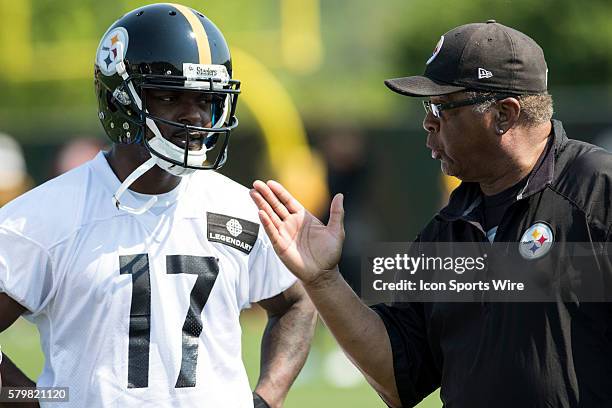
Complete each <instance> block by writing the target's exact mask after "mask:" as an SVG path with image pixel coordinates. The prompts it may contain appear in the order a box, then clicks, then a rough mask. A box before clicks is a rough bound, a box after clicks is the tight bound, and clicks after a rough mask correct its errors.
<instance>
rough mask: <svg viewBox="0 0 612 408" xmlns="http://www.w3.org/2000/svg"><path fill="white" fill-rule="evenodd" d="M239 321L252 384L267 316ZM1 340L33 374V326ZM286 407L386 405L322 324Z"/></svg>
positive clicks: (430, 403)
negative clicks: (343, 353)
mask: <svg viewBox="0 0 612 408" xmlns="http://www.w3.org/2000/svg"><path fill="white" fill-rule="evenodd" d="M241 321H242V328H243V337H242V343H243V358H244V362H245V365H246V368H247V371H248V373H249V379H250V381H251V384H252V385H253V386H254V384H255V383H256V381H257V376H258V373H259V344H260V339H261V333H262V332H263V328H264V325H265V323H266V319H265V315H264V314H263V313H262V312H261V311H258V310H252V311H248V312H246V313H243V316H242V319H241ZM0 345H1V346H2V352H3V353H6V355H7V356H9V357H10V358H11V359H12V360H13V361H14V362H15V363H16V364H17V365H18V366H19V367H20V368H21V369H22V370H23V371H24V372H25V373H26V374H27V375H28V376H30V378H33V379H34V378H36V377H38V375H39V374H40V372H41V370H42V366H43V359H44V357H43V355H42V352H41V350H40V345H39V338H38V331H37V330H36V327H35V326H33V325H31V324H30V323H28V322H27V321H25V320H24V319H19V320H18V321H17V322H15V324H14V325H13V326H11V327H10V328H9V329H8V330H6V331H5V332H4V333H0ZM58 406H59V404H58ZM441 406H442V404H441V402H440V399H439V397H438V392H435V393H433V394H432V395H430V396H429V397H428V398H427V399H425V400H424V401H423V402H422V403H421V404H419V405H418V407H419V408H439V407H441ZM285 407H286V408H306V407H309V408H310V407H318V408H326V407H351V408H370V407H373V408H378V407H386V405H385V404H384V403H382V401H381V400H380V398H379V397H378V395H377V394H376V393H375V392H374V391H373V390H372V389H371V388H370V387H369V386H368V384H367V383H366V382H365V380H363V378H362V377H361V376H360V375H359V374H358V373H356V372H355V370H354V368H353V367H352V366H351V365H350V363H348V361H347V360H346V357H344V356H343V355H342V354H341V352H340V350H339V349H338V346H337V345H336V343H335V341H334V339H333V338H332V336H331V335H330V334H329V332H328V331H327V330H326V329H325V327H324V326H322V325H319V326H318V327H317V333H316V336H315V339H314V341H313V345H312V351H311V353H310V355H309V357H308V361H307V362H306V366H305V367H304V369H303V370H302V372H301V373H300V376H299V377H298V379H297V380H296V383H295V384H294V386H293V387H292V388H291V391H290V392H289V396H288V398H287V401H286V403H285Z"/></svg>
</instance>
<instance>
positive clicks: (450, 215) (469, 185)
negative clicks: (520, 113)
mask: <svg viewBox="0 0 612 408" xmlns="http://www.w3.org/2000/svg"><path fill="white" fill-rule="evenodd" d="M566 142H567V135H566V133H565V129H563V125H562V124H561V122H560V121H558V120H555V119H553V120H552V134H551V140H550V142H549V144H548V145H547V147H546V149H545V153H544V155H543V156H542V157H541V158H540V160H538V162H537V163H536V165H535V167H534V168H533V170H532V171H531V173H530V174H529V176H528V179H527V183H526V184H525V187H524V188H523V189H522V190H521V192H520V193H519V194H518V196H517V197H516V199H517V200H522V199H525V198H528V197H530V196H532V195H534V194H536V193H538V192H540V191H542V190H544V188H546V186H548V185H550V184H551V183H552V182H553V180H554V178H555V164H556V162H557V158H558V157H559V154H560V152H561V151H562V150H563V146H564V145H565V143H566ZM481 201H482V193H481V190H480V186H479V184H478V183H474V182H462V183H461V184H460V185H459V187H457V188H456V189H455V190H454V191H453V192H452V194H451V196H450V199H449V201H448V205H447V206H446V207H444V208H443V209H442V210H440V212H439V213H438V215H440V216H441V217H442V218H444V219H446V220H448V221H453V220H456V219H466V220H470V219H471V218H473V217H470V215H471V214H472V213H473V212H474V210H475V209H477V208H478V206H479V204H480V202H481Z"/></svg>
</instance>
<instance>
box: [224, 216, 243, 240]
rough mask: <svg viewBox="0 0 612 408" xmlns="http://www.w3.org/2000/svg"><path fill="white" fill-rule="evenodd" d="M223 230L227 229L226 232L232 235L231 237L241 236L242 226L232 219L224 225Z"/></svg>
mask: <svg viewBox="0 0 612 408" xmlns="http://www.w3.org/2000/svg"><path fill="white" fill-rule="evenodd" d="M225 228H227V232H229V233H230V234H232V236H233V237H237V236H238V235H240V234H242V225H240V223H239V222H238V220H237V219H235V218H232V219H231V220H229V221H228V222H227V223H226V224H225Z"/></svg>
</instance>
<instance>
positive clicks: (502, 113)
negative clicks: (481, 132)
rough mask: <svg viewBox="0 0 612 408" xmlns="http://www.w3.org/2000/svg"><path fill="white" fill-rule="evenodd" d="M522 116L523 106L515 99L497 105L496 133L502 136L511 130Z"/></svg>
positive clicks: (503, 100) (509, 98)
mask: <svg viewBox="0 0 612 408" xmlns="http://www.w3.org/2000/svg"><path fill="white" fill-rule="evenodd" d="M520 114H521V104H520V103H519V101H518V99H517V98H515V97H508V98H506V99H502V100H500V101H499V102H498V103H497V114H496V115H495V131H496V133H497V134H499V135H502V134H504V133H506V132H507V131H508V130H510V129H511V128H512V127H513V126H514V125H515V124H516V123H517V122H518V118H519V115H520Z"/></svg>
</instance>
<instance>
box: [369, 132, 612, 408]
mask: <svg viewBox="0 0 612 408" xmlns="http://www.w3.org/2000/svg"><path fill="white" fill-rule="evenodd" d="M551 137H552V140H551V141H550V143H549V145H548V147H547V150H546V152H545V153H544V155H543V156H542V158H541V160H540V161H539V162H538V164H537V165H536V167H535V168H534V170H533V171H532V173H531V174H530V176H529V178H528V182H527V185H526V186H525V188H524V189H523V191H522V192H521V193H520V194H519V196H518V197H517V200H516V201H515V202H514V203H513V204H512V205H511V206H510V207H509V208H508V210H507V211H506V213H505V215H504V218H503V220H502V221H501V223H500V225H499V228H498V230H497V234H496V236H495V241H496V242H502V243H506V242H507V243H515V245H516V243H517V242H519V241H520V240H521V237H522V236H523V234H524V233H525V231H526V230H528V228H529V227H530V226H532V225H534V224H536V223H538V222H542V223H545V224H546V225H548V226H550V228H551V230H552V231H553V233H554V241H555V245H566V244H568V243H576V242H580V243H584V244H585V245H586V246H587V247H589V248H591V249H592V250H593V251H594V253H596V252H597V253H601V251H602V250H603V251H604V253H605V249H606V248H607V245H608V243H609V241H610V233H611V226H612V202H611V200H612V154H609V153H608V152H606V151H605V150H603V149H600V148H598V147H596V146H593V145H590V144H588V143H584V142H579V141H576V140H571V139H568V138H567V136H566V134H565V131H564V130H563V127H562V125H561V123H560V122H559V121H553V134H552V136H551ZM480 195H481V192H480V188H479V186H478V184H476V183H462V184H461V186H459V187H458V188H457V189H456V190H455V191H454V192H453V194H452V195H451V198H450V200H449V204H448V206H447V207H446V208H444V209H443V210H441V211H440V212H439V213H438V214H437V215H436V216H435V217H434V219H433V220H432V221H431V222H430V223H429V224H428V225H427V226H426V227H425V228H424V229H423V231H422V232H421V233H420V234H419V237H418V238H417V241H421V242H478V241H483V242H484V241H486V236H485V232H484V230H483V228H482V225H481V222H480V214H479V210H478V208H479V206H478V204H479V200H480V199H481V197H480ZM509 248H512V247H510V246H509ZM599 259H600V260H598V262H600V261H601V257H600V258H599ZM603 262H604V263H605V265H602V268H603V269H606V268H607V270H610V269H611V268H610V263H609V258H608V259H607V260H606V259H604V260H603ZM582 273H585V272H584V270H583V272H582ZM600 289H601V292H607V289H609V287H607V286H602V287H601V288H600ZM601 294H602V293H600V295H601ZM604 295H605V293H604ZM611 305H612V303H603V302H599V303H596V302H584V301H581V300H580V299H574V301H561V300H559V301H556V302H546V303H491V302H474V303H396V304H393V305H383V304H379V305H375V306H373V309H374V310H375V311H376V312H377V313H378V314H379V315H380V316H381V318H382V319H383V321H384V323H385V326H386V328H387V332H388V334H389V338H390V341H391V346H392V350H393V359H394V371H395V378H396V382H397V387H398V390H399V394H400V398H401V400H402V404H403V406H404V407H411V406H414V405H416V404H417V403H418V402H419V401H420V400H421V399H423V398H424V397H425V396H427V395H428V394H429V393H431V392H432V391H433V390H435V389H436V388H437V387H441V393H440V395H441V398H442V401H443V402H444V406H445V407H447V408H478V407H483V408H484V407H509V408H510V407H512V408H516V407H547V408H549V407H589V408H591V407H612V307H611Z"/></svg>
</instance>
